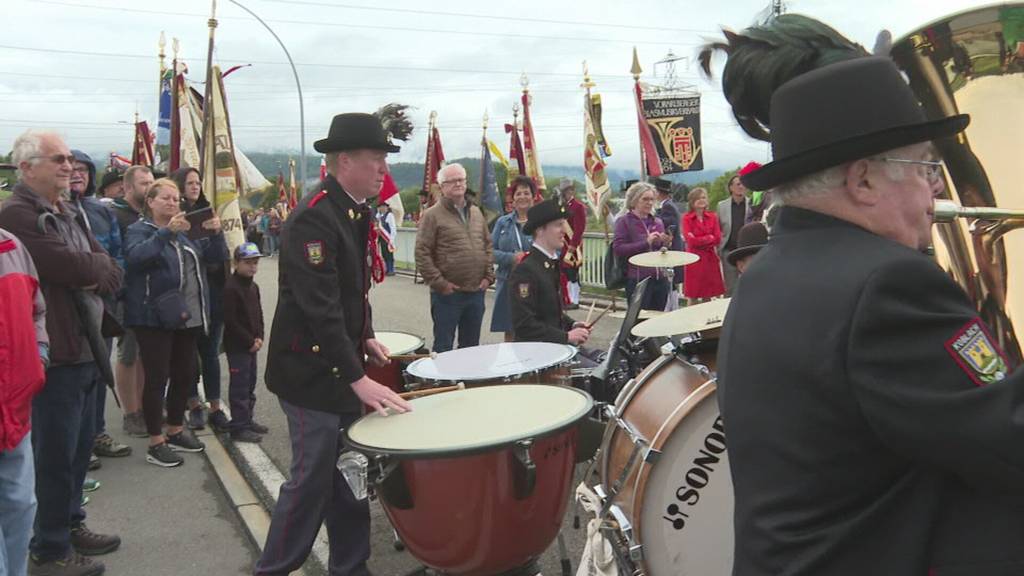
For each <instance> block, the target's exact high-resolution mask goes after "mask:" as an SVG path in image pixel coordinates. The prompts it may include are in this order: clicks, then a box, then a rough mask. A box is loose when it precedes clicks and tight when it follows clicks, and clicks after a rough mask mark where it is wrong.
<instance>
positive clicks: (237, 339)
mask: <svg viewBox="0 0 1024 576" xmlns="http://www.w3.org/2000/svg"><path fill="white" fill-rule="evenodd" d="M261 255H262V254H260V249H259V247H257V246H256V245H255V244H253V243H252V242H246V243H244V244H241V245H239V246H238V248H236V249H235V254H234V260H235V271H234V273H233V274H231V275H230V276H229V277H228V280H227V282H226V283H225V284H224V352H226V353H227V356H228V372H229V373H230V374H231V380H230V383H229V384H228V401H229V402H230V404H231V423H230V424H229V426H228V429H229V430H230V431H231V439H232V440H235V441H236V442H259V441H260V440H261V439H262V438H263V437H262V436H260V434H266V432H267V428H266V427H264V426H262V425H260V424H257V423H256V422H254V421H253V419H252V411H253V408H254V407H255V405H256V353H257V352H259V350H260V348H262V347H263V307H262V306H261V305H260V287H259V286H258V285H257V284H256V282H255V280H254V279H253V277H254V276H255V275H256V271H257V270H258V269H259V262H260V256H261Z"/></svg>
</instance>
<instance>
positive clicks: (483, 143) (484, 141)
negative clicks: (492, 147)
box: [480, 108, 489, 207]
mask: <svg viewBox="0 0 1024 576" xmlns="http://www.w3.org/2000/svg"><path fill="white" fill-rule="evenodd" d="M488 119H489V116H488V114H487V109H486V108H485V109H484V118H483V120H484V121H483V127H484V131H483V134H482V135H481V136H480V206H481V207H482V206H483V205H484V160H485V158H486V153H485V150H486V149H487V120H488Z"/></svg>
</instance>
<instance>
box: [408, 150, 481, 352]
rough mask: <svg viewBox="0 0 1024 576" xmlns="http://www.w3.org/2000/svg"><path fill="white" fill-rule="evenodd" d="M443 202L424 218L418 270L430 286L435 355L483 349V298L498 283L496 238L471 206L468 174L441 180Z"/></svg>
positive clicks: (452, 173)
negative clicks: (456, 348) (493, 242)
mask: <svg viewBox="0 0 1024 576" xmlns="http://www.w3.org/2000/svg"><path fill="white" fill-rule="evenodd" d="M437 182H438V184H439V185H440V186H441V195H442V197H441V200H440V201H439V202H438V203H437V204H435V205H434V206H433V207H431V208H430V209H428V210H427V211H426V212H424V213H423V217H422V218H421V219H420V224H419V229H418V230H417V232H416V265H417V266H418V267H419V270H420V274H422V275H423V280H424V281H425V282H426V284H427V285H428V286H430V316H431V318H433V320H434V345H433V350H434V352H447V351H449V350H451V349H452V347H453V345H454V343H455V331H456V330H458V332H459V348H468V347H470V346H476V345H478V344H480V325H481V324H482V322H483V319H484V293H485V292H486V291H487V287H488V286H490V285H491V284H492V283H493V282H494V254H493V253H492V251H491V235H490V234H489V233H488V231H487V221H486V220H485V219H484V215H483V212H481V211H480V208H478V207H477V206H475V205H473V204H471V203H469V202H467V201H466V170H465V169H464V168H463V167H462V166H460V165H458V164H449V165H447V166H445V167H444V168H442V169H441V171H440V172H439V173H438V175H437Z"/></svg>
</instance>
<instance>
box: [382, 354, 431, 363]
mask: <svg viewBox="0 0 1024 576" xmlns="http://www.w3.org/2000/svg"><path fill="white" fill-rule="evenodd" d="M420 358H437V352H428V353H427V354H395V355H394V356H388V359H390V360H397V361H399V362H412V361H413V360H419V359H420Z"/></svg>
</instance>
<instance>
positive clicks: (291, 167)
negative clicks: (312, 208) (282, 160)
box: [288, 158, 299, 210]
mask: <svg viewBox="0 0 1024 576" xmlns="http://www.w3.org/2000/svg"><path fill="white" fill-rule="evenodd" d="M298 194H299V193H298V189H297V187H296V186H295V159H294V158H289V159H288V209H289V210H294V209H295V206H296V205H297V204H298V203H299V196H298Z"/></svg>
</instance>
